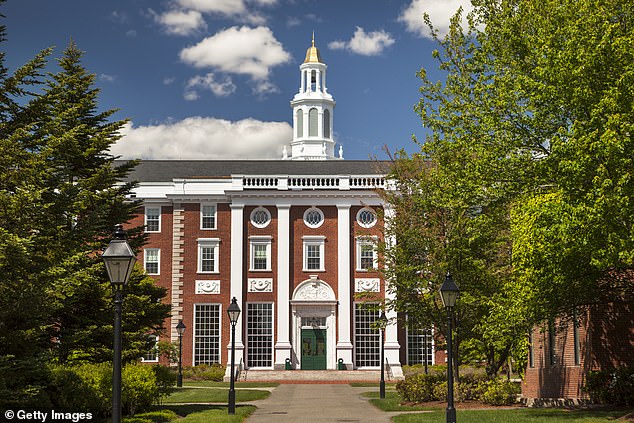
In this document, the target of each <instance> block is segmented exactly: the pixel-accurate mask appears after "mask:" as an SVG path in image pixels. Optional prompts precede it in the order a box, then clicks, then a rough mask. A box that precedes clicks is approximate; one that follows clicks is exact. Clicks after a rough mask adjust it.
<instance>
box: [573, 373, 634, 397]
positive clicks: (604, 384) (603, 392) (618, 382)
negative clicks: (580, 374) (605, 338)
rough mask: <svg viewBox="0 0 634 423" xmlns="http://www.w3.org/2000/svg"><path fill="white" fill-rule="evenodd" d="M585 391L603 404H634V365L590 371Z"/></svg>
mask: <svg viewBox="0 0 634 423" xmlns="http://www.w3.org/2000/svg"><path fill="white" fill-rule="evenodd" d="M584 391H586V392H587V393H588V395H590V398H591V399H592V400H593V401H596V402H600V403H603V404H613V405H626V406H630V405H634V366H631V367H628V366H624V367H619V368H616V369H609V370H602V371H599V372H590V374H589V375H588V378H587V380H586V384H585V386H584Z"/></svg>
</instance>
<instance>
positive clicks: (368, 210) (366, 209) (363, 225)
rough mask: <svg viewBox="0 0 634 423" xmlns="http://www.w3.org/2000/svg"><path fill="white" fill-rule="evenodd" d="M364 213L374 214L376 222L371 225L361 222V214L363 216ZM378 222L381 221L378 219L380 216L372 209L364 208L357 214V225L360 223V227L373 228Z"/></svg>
mask: <svg viewBox="0 0 634 423" xmlns="http://www.w3.org/2000/svg"><path fill="white" fill-rule="evenodd" d="M364 212H370V213H372V214H373V215H374V220H373V221H372V222H371V223H369V224H368V223H364V222H362V221H361V214H362V213H364ZM378 220H379V218H378V216H377V214H376V211H374V210H373V209H371V208H370V207H364V208H362V209H360V210H359V211H358V212H357V223H358V224H359V226H361V227H362V228H371V227H373V226H374V225H376V222H377V221H378Z"/></svg>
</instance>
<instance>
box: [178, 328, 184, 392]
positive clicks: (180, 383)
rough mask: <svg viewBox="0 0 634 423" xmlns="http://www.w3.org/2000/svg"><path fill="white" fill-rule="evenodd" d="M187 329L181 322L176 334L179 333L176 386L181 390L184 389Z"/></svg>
mask: <svg viewBox="0 0 634 423" xmlns="http://www.w3.org/2000/svg"><path fill="white" fill-rule="evenodd" d="M185 329H186V327H185V323H183V321H182V320H179V321H178V324H177V325H176V332H177V333H178V378H177V379H176V386H177V387H179V388H182V387H183V334H184V333H185Z"/></svg>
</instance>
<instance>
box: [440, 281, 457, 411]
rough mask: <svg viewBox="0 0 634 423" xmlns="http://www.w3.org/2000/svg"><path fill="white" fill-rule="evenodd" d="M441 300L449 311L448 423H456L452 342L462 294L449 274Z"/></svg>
mask: <svg viewBox="0 0 634 423" xmlns="http://www.w3.org/2000/svg"><path fill="white" fill-rule="evenodd" d="M439 291H440V298H441V299H442V303H443V305H444V306H445V309H446V310H447V413H446V414H447V423H456V408H455V407H454V401H453V340H452V327H451V322H452V320H453V319H452V317H453V308H454V307H455V306H456V300H457V299H458V296H459V294H460V289H459V288H458V285H456V283H455V282H454V280H453V278H452V277H451V273H449V272H447V275H446V276H445V281H444V282H443V284H442V286H441V287H440V290H439Z"/></svg>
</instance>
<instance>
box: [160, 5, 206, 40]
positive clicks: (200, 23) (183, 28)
mask: <svg viewBox="0 0 634 423" xmlns="http://www.w3.org/2000/svg"><path fill="white" fill-rule="evenodd" d="M150 13H152V15H153V16H154V20H155V21H156V22H158V23H159V24H161V25H163V27H164V28H165V31H166V32H167V33H168V34H175V35H191V34H194V33H196V32H198V31H200V30H203V29H205V28H207V24H206V23H205V20H204V19H203V16H202V13H200V12H199V11H197V10H170V11H167V12H165V13H163V14H161V15H159V14H156V13H153V12H152V11H150Z"/></svg>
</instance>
